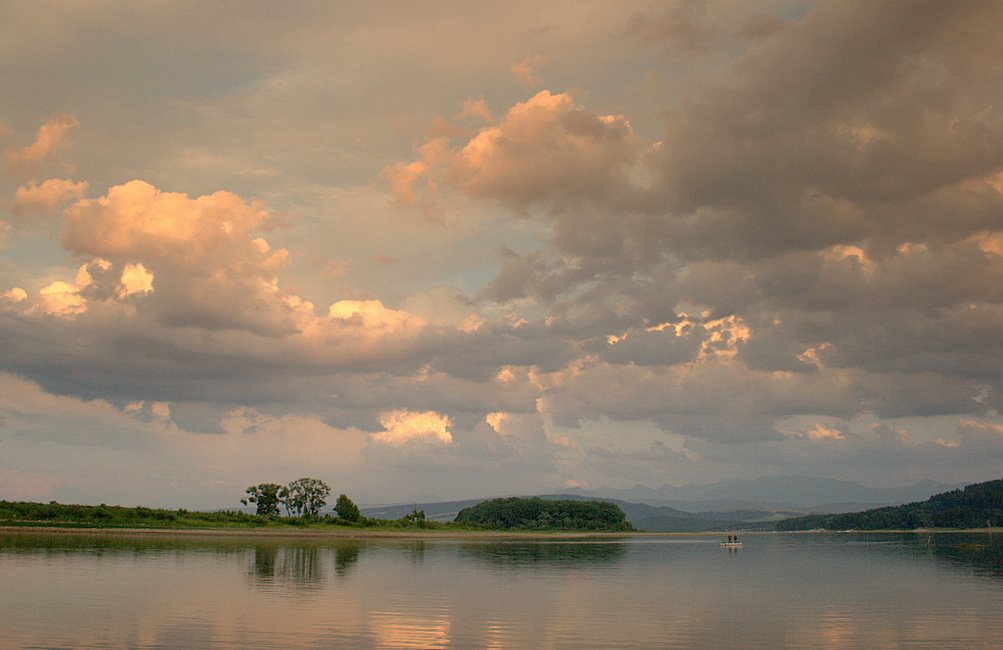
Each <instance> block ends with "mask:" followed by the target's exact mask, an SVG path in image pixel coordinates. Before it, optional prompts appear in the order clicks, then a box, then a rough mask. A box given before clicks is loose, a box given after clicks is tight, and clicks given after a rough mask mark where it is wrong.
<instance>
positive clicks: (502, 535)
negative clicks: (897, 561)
mask: <svg viewBox="0 0 1003 650" xmlns="http://www.w3.org/2000/svg"><path fill="white" fill-rule="evenodd" d="M735 532H736V531H702V532H644V531H630V532H603V531H597V532H589V531H553V532H547V531H505V530H497V531H495V530H428V529H415V530H405V529H401V530H386V529H382V530H381V529H375V530H373V529H364V528H363V529H359V528H348V529H336V528H333V529H320V530H318V529H314V530H311V529H297V528H278V529H276V528H271V529H268V528H96V527H95V528H82V527H67V526H19V525H2V524H0V535H3V534H34V535H64V536H81V537H83V536H91V537H126V538H130V537H131V538H160V539H164V538H171V537H176V538H184V539H197V538H200V537H201V538H209V539H218V538H229V539H240V538H250V539H291V540H295V539H310V540H325V539H330V540H353V539H359V540H361V539H403V540H425V541H428V540H477V541H484V540H486V541H491V540H497V541H519V540H524V541H547V540H557V541H574V540H580V541H587V540H610V541H613V540H617V539H646V538H648V539H650V538H685V537H719V536H722V535H728V534H734V533H735ZM737 532H738V534H740V535H742V536H743V537H748V536H759V535H858V534H879V535H892V534H895V535H901V534H915V535H932V534H959V533H975V534H980V533H981V534H990V535H992V534H1003V527H999V526H994V527H992V528H970V529H959V528H916V529H912V530H891V529H885V530H791V531H737Z"/></svg>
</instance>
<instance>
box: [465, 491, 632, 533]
mask: <svg viewBox="0 0 1003 650" xmlns="http://www.w3.org/2000/svg"><path fill="white" fill-rule="evenodd" d="M455 521H456V522H457V523H465V524H479V525H481V526H487V527H490V528H510V529H511V528H515V529H523V530H605V531H621V530H633V526H631V525H630V523H629V522H628V521H627V517H626V516H625V515H624V513H623V510H621V509H620V507H619V506H618V505H616V504H615V503H609V502H606V501H571V500H566V501H550V500H544V499H539V498H536V497H533V498H530V499H521V498H518V497H512V498H509V499H492V500H490V501H484V502H482V503H478V504H477V505H475V506H471V507H469V508H464V509H463V510H460V512H459V514H457V515H456V520H455Z"/></svg>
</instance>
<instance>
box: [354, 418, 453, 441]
mask: <svg viewBox="0 0 1003 650" xmlns="http://www.w3.org/2000/svg"><path fill="white" fill-rule="evenodd" d="M380 424H381V425H383V428H384V430H383V431H379V432H377V433H374V434H373V435H372V439H373V442H376V443H380V444H384V445H389V446H391V447H400V446H401V445H405V444H408V443H412V442H421V443H430V444H433V445H450V444H452V443H453V435H452V434H451V433H450V432H449V428H450V427H451V426H452V422H451V421H450V419H449V417H447V416H445V415H442V414H440V413H436V412H435V411H409V410H407V409H398V410H395V411H387V412H386V413H383V414H382V415H381V416H380Z"/></svg>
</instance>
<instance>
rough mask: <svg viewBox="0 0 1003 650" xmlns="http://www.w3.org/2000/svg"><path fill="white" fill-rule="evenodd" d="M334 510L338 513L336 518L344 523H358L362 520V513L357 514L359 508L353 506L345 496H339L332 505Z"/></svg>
mask: <svg viewBox="0 0 1003 650" xmlns="http://www.w3.org/2000/svg"><path fill="white" fill-rule="evenodd" d="M334 509H335V510H336V511H337V512H338V516H339V517H341V518H342V519H344V520H345V521H352V522H355V521H359V520H360V519H362V513H361V512H359V506H357V505H355V503H353V502H352V500H351V499H349V498H348V496H347V495H344V494H342V495H340V496H339V497H338V501H337V502H335V504H334Z"/></svg>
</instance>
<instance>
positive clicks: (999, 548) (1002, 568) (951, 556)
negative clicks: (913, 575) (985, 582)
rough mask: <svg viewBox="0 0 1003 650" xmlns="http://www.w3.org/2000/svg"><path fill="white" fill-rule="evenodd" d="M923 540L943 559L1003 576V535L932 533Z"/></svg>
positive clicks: (980, 571)
mask: <svg viewBox="0 0 1003 650" xmlns="http://www.w3.org/2000/svg"><path fill="white" fill-rule="evenodd" d="M923 543H925V545H926V547H927V548H928V549H929V550H930V552H931V553H932V554H933V556H934V557H936V558H937V559H939V560H941V561H944V562H948V563H950V564H951V565H953V566H956V567H965V568H971V569H975V571H976V572H977V573H979V574H981V575H987V576H993V577H996V578H1003V535H999V534H995V535H994V534H991V533H985V534H971V535H967V534H966V535H959V534H955V535H939V536H935V535H930V536H928V538H927V539H926V540H925V542H923Z"/></svg>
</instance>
